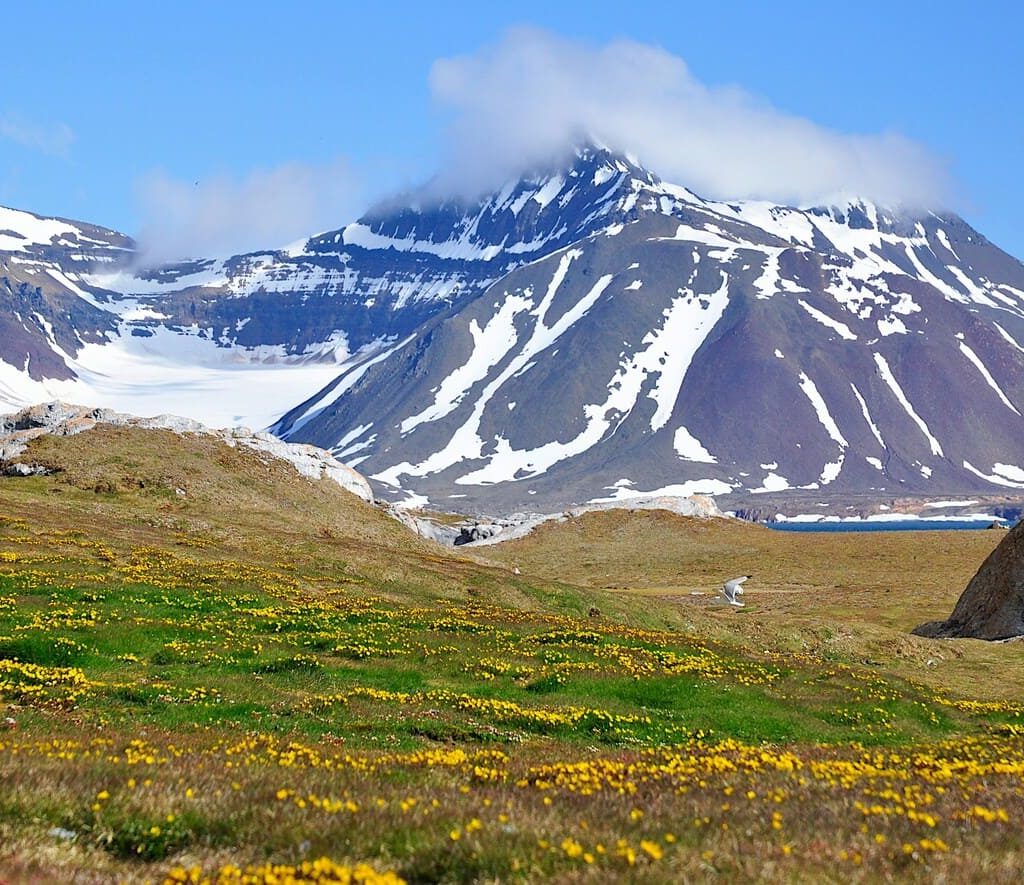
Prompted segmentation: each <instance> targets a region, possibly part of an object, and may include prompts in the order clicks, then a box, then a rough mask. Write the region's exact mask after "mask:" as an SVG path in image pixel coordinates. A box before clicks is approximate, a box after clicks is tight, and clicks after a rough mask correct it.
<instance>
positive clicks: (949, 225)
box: [277, 151, 1024, 511]
mask: <svg viewBox="0 0 1024 885" xmlns="http://www.w3.org/2000/svg"><path fill="white" fill-rule="evenodd" d="M542 190H543V191H544V192H545V195H546V196H547V198H548V205H555V206H558V205H566V206H568V205H573V204H574V203H576V204H579V205H582V204H583V203H585V202H588V201H587V198H585V197H584V196H583V195H584V194H589V205H590V206H592V207H593V211H592V212H591V213H586V212H578V213H576V217H585V218H588V219H589V220H590V221H591V223H593V224H595V226H596V229H594V230H592V232H590V233H588V234H586V235H584V236H582V237H579V238H577V239H575V240H574V241H573V242H572V243H570V244H567V245H563V246H561V247H560V248H554V249H552V250H551V251H550V252H549V253H548V254H546V255H544V256H543V257H540V258H537V259H535V260H533V261H531V262H530V263H528V264H526V265H523V266H521V267H519V268H516V269H513V270H511V271H510V272H509V273H508V274H507V275H506V276H504V277H503V278H501V279H500V280H499V281H497V282H495V283H493V284H491V285H490V287H489V288H488V289H487V290H486V292H485V293H484V294H482V295H481V296H479V297H477V298H475V299H473V300H472V301H470V302H469V303H467V304H465V305H461V306H460V307H459V309H457V310H454V311H452V312H450V313H448V314H446V315H444V316H443V317H439V318H438V319H437V320H435V321H433V322H431V323H429V324H427V325H426V326H424V327H423V328H422V329H421V330H419V331H418V332H417V333H416V334H415V336H414V337H412V338H411V339H410V340H408V341H405V342H404V343H403V344H402V345H401V346H400V347H398V348H397V349H395V350H393V351H392V352H390V353H389V354H388V355H387V357H386V358H384V359H381V360H380V361H378V362H376V363H375V364H374V365H372V366H368V367H365V368H360V369H358V370H356V371H353V372H350V373H348V374H347V375H342V376H340V377H339V378H338V379H337V380H336V382H335V383H334V384H333V385H331V386H328V387H327V388H325V389H324V390H323V391H322V392H321V393H320V394H318V395H317V396H316V397H313V398H311V399H310V400H309V401H307V402H305V403H304V404H303V405H302V406H301V407H299V408H298V409H296V410H294V411H293V412H291V413H290V414H289V415H287V416H285V418H284V419H283V420H282V421H281V422H280V423H279V424H278V425H277V432H279V433H281V434H282V435H283V436H285V437H286V438H289V439H301V440H306V441H310V442H314V443H317V444H319V445H324V446H326V447H329V448H333V449H334V451H335V452H337V453H338V454H339V455H340V456H341V457H342V458H343V459H345V460H348V461H349V462H350V463H352V464H354V465H357V466H358V468H359V469H360V470H362V471H364V472H366V473H367V474H368V475H370V476H371V477H372V478H373V479H375V480H376V481H377V482H378V483H380V484H381V486H382V487H384V488H391V489H393V490H394V491H395V493H396V494H409V493H411V494H413V495H414V496H420V497H426V498H428V499H429V500H430V501H431V503H432V504H434V505H436V506H442V507H444V506H448V507H452V508H460V507H461V508H466V509H487V508H491V509H494V508H495V507H497V509H499V510H506V511H507V510H515V509H538V508H539V509H545V508H551V507H553V506H556V505H557V506H563V505H566V504H571V503H578V502H583V501H587V500H593V499H602V498H604V499H616V498H624V497H628V496H632V495H635V494H638V493H643V494H666V493H668V494H671V493H677V494H689V493H695V492H706V493H711V494H730V495H732V496H734V497H739V496H741V495H743V494H748V495H749V494H759V493H760V494H763V493H767V492H781V491H785V490H804V491H807V492H819V493H820V494H822V495H831V494H834V493H835V494H850V493H852V492H868V491H873V492H882V493H888V494H894V495H900V494H911V493H922V494H930V493H931V494H934V493H952V492H957V493H965V494H967V493H974V494H976V493H978V492H979V490H982V491H988V492H998V491H1000V490H1002V491H1004V492H1005V491H1008V490H1011V489H1021V488H1024V453H1022V451H1021V447H1020V443H1019V440H1020V439H1021V438H1022V432H1024V419H1022V417H1021V410H1022V409H1024V346H1022V343H1024V266H1022V265H1021V264H1020V263H1019V262H1017V261H1016V260H1014V259H1012V258H1011V257H1009V256H1007V255H1006V254H1005V253H1003V252H1001V251H1000V250H998V249H997V248H996V247H994V246H993V245H992V244H990V243H988V242H987V241H986V240H985V239H984V238H983V237H982V236H981V235H979V234H978V233H977V232H975V231H974V230H972V229H971V228H970V227H969V226H968V225H967V224H966V223H965V222H964V221H962V220H961V219H959V218H958V217H956V216H954V215H949V214H933V213H898V212H894V211H889V210H885V209H882V208H880V207H877V206H874V205H871V204H869V203H865V202H863V201H850V202H849V203H847V204H846V205H842V206H837V207H829V208H811V209H795V208H787V207H781V206H774V205H770V204H766V203H752V202H737V203H722V202H713V201H708V200H703V199H700V198H699V197H697V196H695V195H694V194H692V193H690V192H689V191H687V190H685V189H683V188H680V187H677V186H673V185H670V184H667V183H663V182H660V181H658V180H657V179H656V178H655V177H654V176H653V175H651V174H649V173H645V172H643V171H642V170H639V169H637V168H636V167H635V166H633V165H632V164H629V163H627V162H626V161H624V160H623V159H622V158H619V157H616V156H615V155H613V154H610V153H607V152H600V151H593V152H583V153H582V154H581V155H580V156H579V157H577V162H576V164H575V165H574V166H573V167H572V169H571V170H570V171H569V172H568V173H567V174H555V175H552V176H551V178H549V179H548V180H547V182H545V183H544V186H543V188H542ZM503 198H504V192H503V194H499V195H497V196H495V197H494V198H493V199H492V200H491V201H489V202H488V204H487V205H488V206H490V207H495V208H494V209H492V210H491V211H497V210H500V208H501V207H502V206H503V205H504V204H503ZM478 218H479V216H477V217H476V218H474V222H473V223H474V225H475V226H474V227H473V228H472V229H473V230H474V231H479V230H480V229H481V225H480V224H479V221H478ZM416 223H419V224H422V223H423V222H422V221H419V222H416ZM416 223H414V222H413V221H408V222H407V224H408V226H409V228H414V227H415V226H416ZM407 239H408V238H407ZM477 245H478V246H479V245H480V244H477Z"/></svg>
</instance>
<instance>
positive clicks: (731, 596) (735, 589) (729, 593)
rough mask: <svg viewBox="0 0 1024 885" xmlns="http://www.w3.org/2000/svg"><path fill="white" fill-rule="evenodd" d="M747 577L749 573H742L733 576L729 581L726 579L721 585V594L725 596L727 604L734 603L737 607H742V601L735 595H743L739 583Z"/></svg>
mask: <svg viewBox="0 0 1024 885" xmlns="http://www.w3.org/2000/svg"><path fill="white" fill-rule="evenodd" d="M749 578H750V575H743V577H740V578H733V579H732V580H731V581H726V582H725V583H724V584H723V585H722V595H723V596H724V597H725V601H726V602H728V603H729V605H735V606H737V607H739V608H743V603H742V602H740V601H739V600H738V599H737V598H736V597H737V596H742V595H743V588H742V587H741V586H740V585H741V584H742V583H743V582H744V581H746V580H748V579H749Z"/></svg>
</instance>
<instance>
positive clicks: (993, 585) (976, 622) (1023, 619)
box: [913, 522, 1024, 640]
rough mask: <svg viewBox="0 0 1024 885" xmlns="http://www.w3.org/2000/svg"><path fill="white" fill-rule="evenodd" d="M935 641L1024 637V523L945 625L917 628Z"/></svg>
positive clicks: (998, 549) (988, 562)
mask: <svg viewBox="0 0 1024 885" xmlns="http://www.w3.org/2000/svg"><path fill="white" fill-rule="evenodd" d="M913 632H914V633H915V634H917V635H918V636H926V637H929V638H932V639H967V638H970V639H989V640H996V639H1010V638H1012V637H1015V636H1021V635H1024V522H1020V523H1017V525H1016V526H1014V527H1013V528H1012V529H1011V530H1010V531H1009V532H1008V533H1007V535H1006V537H1005V538H1003V540H1002V541H1000V543H999V546H998V547H996V549H995V550H993V551H992V552H991V553H990V554H989V556H988V559H986V560H985V561H984V562H983V563H982V565H981V568H980V569H978V572H977V574H976V575H975V576H974V577H973V578H971V582H970V583H969V584H968V585H967V589H966V590H964V592H963V594H962V595H961V597H960V599H959V600H958V601H957V604H956V608H954V609H953V613H952V614H951V615H950V616H949V618H947V619H946V620H945V621H929V622H928V623H926V624H921V625H920V626H919V627H915V628H914V631H913Z"/></svg>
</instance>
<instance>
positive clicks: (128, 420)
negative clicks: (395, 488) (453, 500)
mask: <svg viewBox="0 0 1024 885" xmlns="http://www.w3.org/2000/svg"><path fill="white" fill-rule="evenodd" d="M99 425H109V426H113V427H139V428H143V429H149V430H171V431H173V432H174V433H180V434H184V433H195V434H202V435H204V436H215V437H218V438H219V439H221V440H222V441H223V442H224V444H225V445H228V446H242V447H244V448H247V449H253V450H255V451H257V452H262V453H264V454H267V455H270V456H271V457H274V458H279V459H281V460H282V461H287V462H288V463H289V464H291V465H292V466H293V467H294V468H295V469H296V470H297V471H298V472H299V473H301V474H302V475H303V476H305V477H307V478H308V479H312V480H317V479H330V480H333V481H334V482H336V483H337V484H338V485H340V486H341V487H342V488H344V489H346V490H347V491H349V492H351V493H352V494H353V495H356V496H357V497H359V498H362V499H363V500H364V501H368V502H370V503H372V502H373V491H372V490H371V489H370V484H369V483H368V482H367V481H366V479H365V478H364V477H363V476H362V475H361V474H359V473H357V472H356V471H355V470H353V469H352V468H351V467H347V466H345V465H344V464H342V463H341V462H340V461H338V460H337V459H335V458H334V457H332V456H331V454H330V452H326V451H324V450H323V449H321V448H317V447H316V446H311V445H305V444H302V443H286V442H282V441H281V440H279V439H278V438H277V437H275V436H271V435H270V434H269V433H253V431H251V430H250V429H248V428H247V427H232V428H229V429H225V430H214V429H212V428H210V427H207V426H206V425H204V424H200V423H199V422H198V421H193V420H192V419H191V418H181V417H179V416H177V415H158V416H156V417H154V418H139V417H136V416H135V415H125V414H122V413H121V412H114V411H112V410H111V409H90V408H87V407H85V406H75V405H71V404H69V403H62V402H50V403H41V404H39V405H35V406H29V407H28V408H26V409H22V410H21V411H20V412H16V413H15V414H13V415H0V467H2V468H3V472H5V473H7V474H8V475H12V476H28V475H31V474H32V473H35V472H38V471H37V470H35V468H34V466H33V465H31V464H24V463H13V464H12V463H9V462H12V461H13V460H14V459H15V458H18V457H19V456H21V455H22V454H24V452H25V451H26V449H27V448H28V444H29V442H31V440H33V439H35V438H36V437H37V436H42V435H44V434H53V435H55V436H72V435H74V434H76V433H83V432H85V431H87V430H92V429H93V428H94V427H97V426H99Z"/></svg>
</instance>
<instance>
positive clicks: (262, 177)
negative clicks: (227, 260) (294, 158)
mask: <svg viewBox="0 0 1024 885" xmlns="http://www.w3.org/2000/svg"><path fill="white" fill-rule="evenodd" d="M137 192H138V197H139V200H140V203H141V210H142V219H143V220H142V223H141V225H140V229H139V233H138V240H139V248H140V253H141V260H142V261H143V263H148V264H155V263H158V262H161V261H170V260H174V259H178V258H185V257H204V258H205V257H214V256H227V255H234V254H238V253H241V252H246V251H255V250H257V249H270V248H280V247H282V246H285V245H288V244H289V243H292V242H294V241H296V240H300V239H305V238H306V237H309V236H311V235H313V234H316V233H320V232H322V231H325V230H332V229H334V228H337V227H341V226H342V225H344V224H346V223H347V222H349V221H351V219H352V217H353V214H354V213H355V212H357V211H358V210H359V209H361V208H362V205H363V203H362V200H363V197H364V195H363V193H362V188H361V186H360V184H359V182H358V181H357V178H356V176H355V175H354V173H353V171H352V169H351V167H350V166H349V164H348V163H347V162H346V161H344V160H337V161H335V162H333V163H327V164H324V165H311V164H304V163H287V164H284V165H281V166H277V167H275V168H273V169H264V170H257V171H254V172H251V173H250V174H249V175H248V176H246V177H245V178H243V179H237V178H232V177H228V176H221V177H215V178H211V179H200V180H198V181H181V180H179V179H174V178H171V177H169V176H168V175H166V174H165V173H163V172H151V173H150V174H148V175H147V176H145V177H144V178H143V179H142V180H141V181H140V182H139V183H138V186H137Z"/></svg>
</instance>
